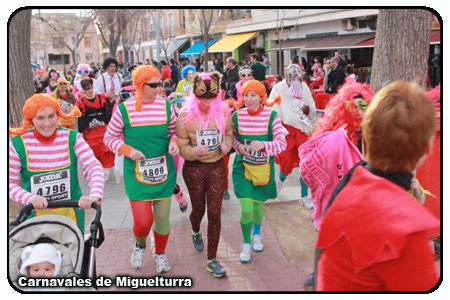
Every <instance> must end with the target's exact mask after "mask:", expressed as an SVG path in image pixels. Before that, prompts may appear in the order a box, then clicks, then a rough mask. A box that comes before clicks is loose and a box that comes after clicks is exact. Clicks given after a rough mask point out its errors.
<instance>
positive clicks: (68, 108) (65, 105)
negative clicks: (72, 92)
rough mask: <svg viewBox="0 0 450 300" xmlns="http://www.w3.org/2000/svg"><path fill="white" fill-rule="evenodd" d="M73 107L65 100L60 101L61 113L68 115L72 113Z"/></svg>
mask: <svg viewBox="0 0 450 300" xmlns="http://www.w3.org/2000/svg"><path fill="white" fill-rule="evenodd" d="M73 107H74V105H73V104H72V103H70V102H67V101H66V100H61V110H62V112H63V113H65V114H68V113H70V112H71V111H72V109H73Z"/></svg>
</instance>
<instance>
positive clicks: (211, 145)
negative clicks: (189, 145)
mask: <svg viewBox="0 0 450 300" xmlns="http://www.w3.org/2000/svg"><path fill="white" fill-rule="evenodd" d="M221 143H222V134H220V132H219V129H204V130H197V145H202V146H204V145H206V146H208V151H209V152H214V151H216V150H218V149H219V148H220V144H221Z"/></svg>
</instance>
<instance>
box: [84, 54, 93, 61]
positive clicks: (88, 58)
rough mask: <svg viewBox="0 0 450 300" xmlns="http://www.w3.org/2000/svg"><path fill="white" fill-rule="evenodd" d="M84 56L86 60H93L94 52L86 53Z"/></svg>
mask: <svg viewBox="0 0 450 300" xmlns="http://www.w3.org/2000/svg"><path fill="white" fill-rule="evenodd" d="M84 56H85V57H86V60H88V61H91V60H92V53H85V54H84Z"/></svg>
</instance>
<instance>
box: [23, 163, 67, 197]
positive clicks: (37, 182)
mask: <svg viewBox="0 0 450 300" xmlns="http://www.w3.org/2000/svg"><path fill="white" fill-rule="evenodd" d="M30 180H31V193H32V194H35V195H38V196H42V197H45V198H46V199H47V201H56V200H69V199H70V171H69V170H62V171H55V172H49V173H44V174H40V175H34V176H32V177H31V178H30Z"/></svg>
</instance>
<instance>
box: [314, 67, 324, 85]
mask: <svg viewBox="0 0 450 300" xmlns="http://www.w3.org/2000/svg"><path fill="white" fill-rule="evenodd" d="M324 76H325V73H324V72H323V69H322V68H318V69H317V77H312V78H311V81H313V82H314V81H317V80H320V79H322V78H324Z"/></svg>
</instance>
